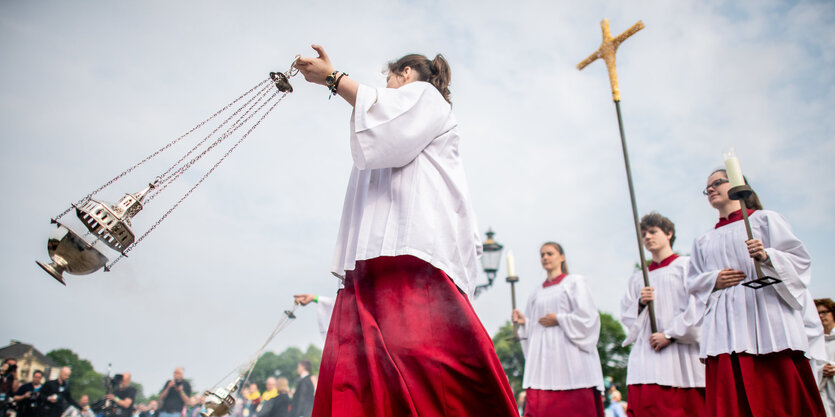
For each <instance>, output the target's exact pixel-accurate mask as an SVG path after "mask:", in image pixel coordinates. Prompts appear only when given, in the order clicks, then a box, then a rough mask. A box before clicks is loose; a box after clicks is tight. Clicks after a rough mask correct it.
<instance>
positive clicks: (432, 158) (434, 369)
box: [295, 45, 517, 416]
mask: <svg viewBox="0 0 835 417" xmlns="http://www.w3.org/2000/svg"><path fill="white" fill-rule="evenodd" d="M313 49H315V50H316V52H317V53H318V54H319V56H318V57H315V58H299V60H298V61H297V62H296V64H295V66H296V67H297V68H298V69H299V70H300V71H301V72H302V74H304V77H305V79H306V80H307V81H309V82H312V83H316V84H322V85H326V86H328V87H329V89H330V91H331V93H332V94H337V95H339V96H340V97H342V98H343V99H345V101H347V102H348V103H349V104H351V105H352V106H353V107H354V111H353V114H352V115H351V123H350V129H351V130H350V147H351V155H352V157H353V162H354V166H353V169H352V171H351V176H350V178H349V180H348V191H347V193H346V196H345V204H344V207H343V211H342V221H341V225H340V228H339V235H338V241H337V246H336V253H335V258H334V264H333V269H332V271H333V272H334V274H336V275H337V276H340V277H342V279H343V280H342V283H343V285H344V288H342V289H341V290H340V291H339V294H338V295H337V298H336V303H335V305H334V310H333V317H332V319H331V325H330V328H329V330H328V336H327V339H326V341H325V348H324V352H323V355H322V364H321V367H320V373H319V384H318V387H317V390H316V399H315V402H314V409H313V415H314V416H448V415H456V416H488V415H489V416H513V415H517V411H516V403H515V400H514V398H513V392H512V391H511V389H510V384H509V383H508V380H507V377H506V376H505V374H504V371H503V369H502V366H501V363H500V362H499V360H498V357H497V356H496V353H495V350H494V348H493V343H492V340H491V339H490V336H489V335H488V334H487V332H486V331H485V329H484V326H483V325H482V324H481V322H480V321H479V319H478V317H477V316H476V314H475V312H474V310H473V308H472V306H471V305H470V301H469V297H471V296H472V293H473V289H474V287H475V281H476V275H477V273H478V269H479V266H478V256H479V255H480V252H481V243H480V241H479V238H478V231H477V230H478V229H477V227H476V222H475V216H474V214H473V210H472V207H471V204H470V197H469V191H468V185H467V180H466V177H465V173H464V168H463V165H462V162H461V156H460V154H459V144H460V141H461V138H460V136H459V133H458V123H457V122H456V119H455V116H454V115H453V113H452V109H451V105H450V98H449V88H448V86H449V81H450V68H449V65H448V64H447V62H446V60H445V59H444V58H443V57H442V56H440V55H438V56H436V57H435V58H434V59H432V60H429V59H427V58H426V57H424V56H423V55H406V56H404V57H403V58H401V59H399V60H397V61H395V62H392V63H390V64H389V65H388V70H389V73H388V80H387V88H371V87H368V86H365V85H360V84H359V83H358V82H357V81H355V80H354V79H353V78H351V77H349V76H348V75H347V74H345V73H344V72H341V71H336V70H335V69H334V66H333V65H331V62H330V59H329V58H328V56H327V54H326V53H325V51H324V49H323V48H322V47H321V46H318V45H314V46H313ZM322 103H323V105H332V103H329V102H327V100H325V99H324V97H323V102H322Z"/></svg>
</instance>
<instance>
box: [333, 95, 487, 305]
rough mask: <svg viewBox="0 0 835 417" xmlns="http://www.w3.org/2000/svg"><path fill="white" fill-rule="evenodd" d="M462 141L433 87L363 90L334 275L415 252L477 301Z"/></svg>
mask: <svg viewBox="0 0 835 417" xmlns="http://www.w3.org/2000/svg"><path fill="white" fill-rule="evenodd" d="M459 142H460V137H459V136H458V123H457V121H456V120H455V116H454V115H453V113H452V110H451V107H450V105H449V103H447V102H446V100H444V98H443V97H442V96H441V94H440V93H439V92H438V90H437V89H436V88H435V87H434V86H432V85H431V84H429V83H426V82H422V81H417V82H412V83H409V84H406V85H404V86H402V87H400V88H397V89H392V88H379V89H373V88H370V87H367V86H364V85H360V86H359V89H358V90H357V101H356V105H355V106H354V112H353V115H352V116H351V154H352V156H353V160H354V166H353V168H352V170H351V177H350V180H349V181H348V190H347V192H346V194H345V203H344V206H343V209H342V220H341V224H340V226H339V235H338V238H337V244H336V250H335V254H334V260H333V264H332V269H331V271H332V272H333V273H334V274H335V275H337V276H339V277H343V276H344V275H345V271H350V270H353V269H354V268H355V265H356V261H358V260H366V259H372V258H376V257H380V256H399V255H412V256H415V257H417V258H420V259H422V260H424V261H426V262H428V263H430V264H432V265H433V266H434V267H436V268H438V269H440V270H442V271H444V272H445V273H446V274H447V275H448V276H449V277H450V278H452V281H453V282H454V283H455V284H456V285H457V286H458V288H460V289H461V290H462V291H464V292H465V293H466V294H467V295H468V296H470V297H472V294H473V290H474V289H475V282H476V277H477V274H478V269H479V265H478V257H479V256H480V255H481V241H480V239H479V236H478V227H477V226H476V220H475V215H474V213H473V210H472V207H471V204H470V197H469V186H468V185H467V180H466V177H465V173H464V167H463V165H462V163H461V157H460V155H459V149H458V147H459Z"/></svg>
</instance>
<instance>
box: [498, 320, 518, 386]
mask: <svg viewBox="0 0 835 417" xmlns="http://www.w3.org/2000/svg"><path fill="white" fill-rule="evenodd" d="M512 338H513V324H511V323H510V322H509V321H508V322H505V324H504V326H502V327H501V328H500V329H499V331H498V332H497V333H496V335H495V336H493V346H494V347H495V348H496V356H498V357H499V362H501V363H502V368H503V369H504V373H505V375H507V380H508V381H509V382H510V388H511V389H512V390H513V393H514V395H516V396H518V395H519V392H521V391H522V374H523V372H524V371H525V355H523V354H522V345H521V344H520V343H519V342H518V341H516V340H512Z"/></svg>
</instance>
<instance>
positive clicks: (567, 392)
mask: <svg viewBox="0 0 835 417" xmlns="http://www.w3.org/2000/svg"><path fill="white" fill-rule="evenodd" d="M540 262H541V263H542V268H543V269H545V272H546V273H547V276H546V279H545V282H543V283H542V285H541V286H539V287H538V288H537V289H536V290H534V292H533V293H532V294H531V296H530V297H529V298H528V303H527V306H526V308H525V314H522V313H521V312H520V311H519V310H513V321H514V322H515V323H517V324H519V325H520V327H519V337H520V338H521V339H522V340H521V343H522V351H523V353H524V354H525V374H524V376H523V378H522V387H523V388H525V390H526V397H525V398H526V399H525V401H526V402H525V417H543V416H561V417H603V415H604V412H603V397H602V396H601V392H602V391H603V372H602V370H601V368H600V357H599V356H598V354H597V339H598V337H599V336H600V313H598V312H597V307H595V305H594V300H593V299H592V296H591V290H590V289H589V285H588V283H586V279H585V278H584V277H583V276H581V275H576V274H569V273H568V266H567V264H566V262H565V252H564V251H563V249H562V246H561V245H560V244H558V243H555V242H547V243H545V244H544V245H542V248H540Z"/></svg>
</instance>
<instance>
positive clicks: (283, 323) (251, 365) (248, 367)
mask: <svg viewBox="0 0 835 417" xmlns="http://www.w3.org/2000/svg"><path fill="white" fill-rule="evenodd" d="M297 308H298V304H295V303H293V308H291V309H290V310H285V311H284V317H282V318H281V320H279V321H278V324H276V326H275V328H274V329H273V331H272V333H270V336H269V337H267V340H266V341H265V342H264V344H263V345H261V348H260V349H258V351H257V352H255V355H253V356H252V357H251V359H250V360H249V361H247V362H244V363H241V364H240V365H238V366H236V367H235V368H233V369H232V370H231V371H230V372H229V373H228V374H226V375H224V376H223V378H220V379H219V380H218V381H217V382H216V383H215V384H214V386H215V387H217V386H220V384H221V383H222V382H223V381H225V380H226V378H229V376H231V375H232V374H234V373H238V374H239V375H240V376H244V374H246V377H245V378H244V380H243V382H242V383H241V387H244V386H246V382H247V381H249V376H250V375H251V374H252V370H253V369H255V364H256V363H258V359H260V358H261V354H262V353H264V350H265V349H266V348H267V346H268V345H269V344H270V342H272V341H273V339H275V337H276V336H277V335H278V334H279V333H281V331H282V330H284V329H285V328H286V327H287V325H288V324H289V323H290V321H291V320H292V319H294V318H295V317H296V316H295V315H294V314H293V313H294V312H295V311H296V309H297Z"/></svg>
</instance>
